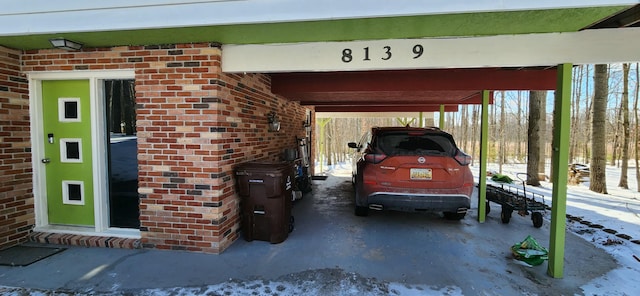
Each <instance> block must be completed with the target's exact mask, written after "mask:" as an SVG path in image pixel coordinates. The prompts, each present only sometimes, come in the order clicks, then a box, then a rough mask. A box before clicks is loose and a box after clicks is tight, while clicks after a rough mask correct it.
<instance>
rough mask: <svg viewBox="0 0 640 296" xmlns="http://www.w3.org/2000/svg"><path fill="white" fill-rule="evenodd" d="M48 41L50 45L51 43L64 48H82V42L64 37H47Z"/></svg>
mask: <svg viewBox="0 0 640 296" xmlns="http://www.w3.org/2000/svg"><path fill="white" fill-rule="evenodd" d="M49 42H51V45H53V47H55V48H59V49H64V50H80V49H81V48H82V43H78V42H75V41H71V40H69V39H64V38H53V39H49Z"/></svg>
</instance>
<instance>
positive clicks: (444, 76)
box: [0, 0, 640, 278]
mask: <svg viewBox="0 0 640 296" xmlns="http://www.w3.org/2000/svg"><path fill="white" fill-rule="evenodd" d="M142 2H145V5H140V6H135V5H131V6H116V5H115V4H114V6H113V7H93V6H91V5H89V6H86V7H85V6H83V7H75V6H74V4H72V1H67V2H64V3H56V4H55V5H57V6H56V7H52V6H51V5H54V4H51V3H49V2H46V1H43V3H41V4H42V5H41V6H38V9H35V8H34V9H28V8H22V7H9V8H8V10H7V11H8V12H7V13H5V14H4V15H0V24H2V26H0V27H2V28H3V30H2V31H1V32H0V45H3V46H6V47H9V48H15V49H21V50H27V51H28V50H31V49H42V48H48V47H50V45H49V43H48V42H49V41H48V40H49V39H50V38H54V37H65V38H68V39H71V40H76V41H81V42H82V43H84V45H85V47H89V48H98V47H110V46H118V45H123V44H127V45H129V44H134V45H146V44H174V43H189V42H202V41H203V40H210V41H215V42H219V43H220V44H221V48H222V55H221V57H222V61H221V62H222V71H223V72H225V73H240V74H242V73H269V74H270V77H271V92H272V93H274V94H278V95H281V96H283V97H285V98H287V99H289V100H291V101H296V102H300V104H301V105H307V106H315V111H316V112H338V111H370V112H379V111H424V112H427V111H455V110H457V106H458V105H460V104H482V107H483V108H482V129H481V130H482V131H483V132H482V134H483V135H486V131H487V122H488V109H487V106H488V105H489V104H490V103H491V102H492V91H495V90H555V91H556V96H555V110H556V114H557V116H556V117H555V118H554V127H555V129H554V136H553V150H554V152H555V153H554V155H553V161H552V162H553V167H554V170H555V171H553V172H552V175H553V180H552V182H553V183H554V184H557V185H559V186H554V189H553V211H552V226H551V227H552V232H551V238H550V251H551V253H550V261H549V268H548V273H549V274H550V275H551V276H553V277H556V278H561V277H562V275H563V259H564V232H565V219H564V217H565V206H566V200H565V199H564V196H565V193H566V186H565V184H566V177H567V176H566V174H564V173H561V171H560V168H562V167H566V164H567V162H568V161H567V158H568V139H569V134H568V131H569V124H568V123H569V114H570V112H569V106H570V105H569V103H570V98H571V68H572V66H573V65H574V64H584V63H618V62H629V61H637V59H638V56H637V52H636V50H635V49H637V48H639V47H640V38H638V37H639V36H640V30H639V29H638V28H637V26H638V20H639V18H640V17H639V13H638V10H639V6H638V5H637V3H638V2H637V1H605V0H603V1H590V2H588V3H587V4H584V3H581V1H567V2H568V3H562V4H554V3H553V2H552V1H545V2H543V3H539V2H535V3H534V2H531V3H518V4H491V3H475V4H473V5H471V6H469V4H466V3H464V1H453V2H449V3H447V4H442V3H437V4H434V3H433V1H420V2H419V3H412V5H415V6H412V5H410V4H406V5H401V4H399V3H387V2H385V1H373V2H371V1H369V2H368V3H367V5H368V7H359V6H358V5H357V4H356V3H354V4H352V3H343V2H340V1H319V2H315V3H308V4H304V5H300V4H294V3H290V2H295V1H284V2H278V3H251V2H253V1H237V2H236V1H229V2H227V1H203V2H197V1H196V2H193V3H188V4H183V5H180V4H172V5H166V3H162V1H142ZM418 4H420V5H418ZM123 5H124V4H123ZM634 5H635V6H634ZM210 11H216V14H214V15H212V14H211V13H210ZM239 11H242V12H243V13H242V14H240V13H239ZM265 11H266V12H268V13H265ZM140 15H146V16H147V17H145V18H140V17H139V16H140ZM96 16H99V17H96ZM68 19H71V20H72V21H68ZM114 19H116V20H120V21H122V22H114V21H113V20H114ZM167 20H169V22H168V23H167ZM354 40H355V41H354ZM85 70H86V69H85ZM0 90H4V89H0ZM7 90H8V88H7ZM481 141H482V146H481V147H482V149H481V151H482V152H481V166H480V171H485V170H486V153H487V149H486V147H487V146H486V145H487V138H486V137H485V136H483V137H482V140H481ZM479 185H480V186H479V189H480V191H479V192H480V194H479V203H478V204H479V215H478V217H479V222H483V219H484V218H483V217H484V211H485V209H484V200H485V196H484V194H485V190H484V189H485V186H486V184H485V183H484V180H482V178H481V182H480V184H479ZM220 223H224V221H222V222H220Z"/></svg>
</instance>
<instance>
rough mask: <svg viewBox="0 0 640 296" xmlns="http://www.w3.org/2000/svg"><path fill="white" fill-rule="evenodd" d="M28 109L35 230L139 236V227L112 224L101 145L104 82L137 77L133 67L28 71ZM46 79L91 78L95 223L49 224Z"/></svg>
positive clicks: (103, 144) (104, 156)
mask: <svg viewBox="0 0 640 296" xmlns="http://www.w3.org/2000/svg"><path fill="white" fill-rule="evenodd" d="M27 75H28V78H29V110H30V117H31V144H32V151H31V157H32V164H33V195H34V206H35V214H36V227H35V229H34V230H35V231H43V232H57V233H72V234H82V235H106V236H118V237H133V238H139V237H140V231H139V230H138V229H125V228H112V227H109V208H108V201H109V200H108V197H109V190H108V187H107V184H108V183H107V181H108V180H107V178H108V176H107V165H108V164H107V161H108V159H107V154H106V153H103V152H104V151H102V149H103V148H104V147H106V145H107V143H106V141H107V137H105V136H104V133H105V131H106V126H105V106H104V104H103V100H104V98H105V95H104V84H103V83H102V81H104V80H107V79H135V71H134V70H113V71H66V72H29V73H27ZM44 80H89V84H90V106H91V119H92V120H91V141H92V143H91V149H92V154H93V155H94V157H93V160H92V163H93V168H94V174H93V183H94V192H93V196H94V214H95V226H94V227H76V226H59V225H50V224H49V222H48V221H49V218H48V214H47V199H46V180H47V179H46V177H47V176H46V171H45V167H44V166H45V164H43V163H42V162H41V161H40V160H41V159H43V158H44V145H45V143H44V142H45V137H44V129H43V126H42V124H43V122H42V115H43V112H44V111H43V110H42V81H44Z"/></svg>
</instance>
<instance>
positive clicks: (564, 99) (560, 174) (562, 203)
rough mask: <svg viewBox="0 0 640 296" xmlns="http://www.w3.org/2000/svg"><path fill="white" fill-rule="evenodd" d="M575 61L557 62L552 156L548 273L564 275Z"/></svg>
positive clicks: (558, 276) (554, 275) (555, 275)
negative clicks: (572, 78)
mask: <svg viewBox="0 0 640 296" xmlns="http://www.w3.org/2000/svg"><path fill="white" fill-rule="evenodd" d="M572 68H573V65H572V64H561V65H558V85H557V86H556V87H557V90H556V96H555V101H554V106H555V107H554V110H555V111H554V112H555V115H554V117H553V143H552V144H553V147H552V149H553V151H552V156H551V162H552V172H551V182H552V183H553V189H552V191H551V196H552V199H553V200H552V202H551V232H550V238H549V266H548V268H547V273H548V274H549V275H550V276H552V277H554V278H562V277H563V271H564V251H565V230H566V226H567V225H566V224H567V222H566V218H565V217H566V214H567V165H568V163H569V132H570V124H571V120H570V119H571V71H572Z"/></svg>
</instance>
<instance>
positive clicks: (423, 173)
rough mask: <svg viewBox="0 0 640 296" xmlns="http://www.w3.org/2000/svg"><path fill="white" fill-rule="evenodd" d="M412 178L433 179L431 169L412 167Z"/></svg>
mask: <svg viewBox="0 0 640 296" xmlns="http://www.w3.org/2000/svg"><path fill="white" fill-rule="evenodd" d="M411 180H431V169H411Z"/></svg>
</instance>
